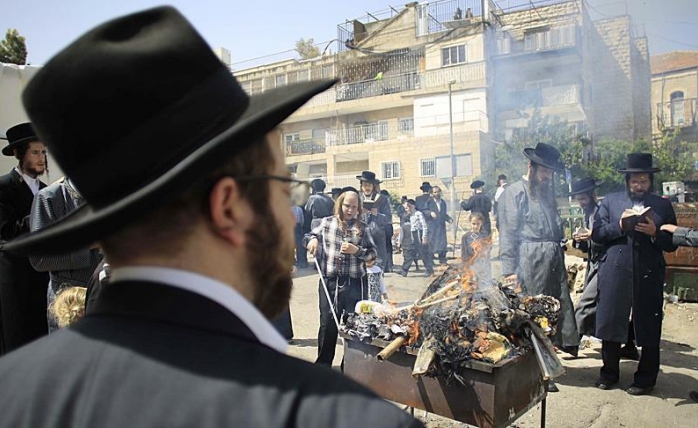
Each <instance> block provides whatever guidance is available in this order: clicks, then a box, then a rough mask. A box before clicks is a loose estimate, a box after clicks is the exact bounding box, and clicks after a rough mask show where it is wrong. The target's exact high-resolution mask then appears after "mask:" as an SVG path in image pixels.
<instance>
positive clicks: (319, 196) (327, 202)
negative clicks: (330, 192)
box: [303, 178, 334, 233]
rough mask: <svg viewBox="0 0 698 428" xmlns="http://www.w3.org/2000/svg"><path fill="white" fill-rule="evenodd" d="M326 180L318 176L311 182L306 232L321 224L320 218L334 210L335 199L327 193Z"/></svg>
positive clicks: (306, 212)
mask: <svg viewBox="0 0 698 428" xmlns="http://www.w3.org/2000/svg"><path fill="white" fill-rule="evenodd" d="M325 186H326V184H325V181H324V180H323V179H321V178H316V179H314V180H313V181H311V182H310V189H311V192H312V193H311V195H310V197H309V198H308V201H307V202H306V203H305V226H304V230H303V232H304V233H308V232H310V231H311V230H312V229H314V228H315V227H317V226H318V225H319V224H320V220H322V219H323V218H325V217H329V216H331V215H332V213H333V211H334V201H333V200H332V198H330V197H329V196H327V195H326V194H325V193H323V192H324V191H325Z"/></svg>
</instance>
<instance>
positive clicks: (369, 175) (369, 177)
mask: <svg viewBox="0 0 698 428" xmlns="http://www.w3.org/2000/svg"><path fill="white" fill-rule="evenodd" d="M356 178H357V179H358V180H359V181H368V182H369V183H373V184H380V183H382V181H380V180H378V179H376V173H375V172H371V171H362V172H361V175H357V176H356Z"/></svg>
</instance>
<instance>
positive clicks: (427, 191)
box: [414, 181, 431, 217]
mask: <svg viewBox="0 0 698 428" xmlns="http://www.w3.org/2000/svg"><path fill="white" fill-rule="evenodd" d="M419 190H421V191H422V194H421V195H419V196H417V197H416V198H414V202H415V203H416V204H417V205H416V206H417V211H420V212H421V213H422V214H423V215H424V216H425V217H426V216H427V215H428V213H427V214H425V213H426V212H427V204H428V203H429V201H430V200H431V183H429V182H428V181H423V182H422V185H421V186H419Z"/></svg>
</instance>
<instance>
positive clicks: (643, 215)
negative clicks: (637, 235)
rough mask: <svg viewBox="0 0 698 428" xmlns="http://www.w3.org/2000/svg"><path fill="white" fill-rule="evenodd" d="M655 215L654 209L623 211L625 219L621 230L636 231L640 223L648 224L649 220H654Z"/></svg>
mask: <svg viewBox="0 0 698 428" xmlns="http://www.w3.org/2000/svg"><path fill="white" fill-rule="evenodd" d="M653 213H654V211H653V210H652V207H644V208H628V209H627V210H625V211H623V215H624V216H625V217H623V218H621V220H620V222H621V229H623V230H624V231H628V230H634V229H635V226H637V224H638V223H647V218H652V214H653Z"/></svg>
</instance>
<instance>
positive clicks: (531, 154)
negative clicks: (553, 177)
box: [523, 147, 565, 172]
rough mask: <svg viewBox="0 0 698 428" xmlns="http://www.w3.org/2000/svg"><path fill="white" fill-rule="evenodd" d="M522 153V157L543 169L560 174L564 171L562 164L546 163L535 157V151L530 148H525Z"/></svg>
mask: <svg viewBox="0 0 698 428" xmlns="http://www.w3.org/2000/svg"><path fill="white" fill-rule="evenodd" d="M523 153H524V156H526V157H527V158H529V159H530V160H531V161H532V162H535V163H537V164H539V165H543V166H544V167H546V168H549V169H552V170H553V171H557V172H562V171H564V170H565V164H563V163H562V162H560V161H557V162H553V163H551V162H548V161H547V160H545V159H543V158H541V157H540V156H538V155H536V153H535V149H534V148H532V147H527V148H525V149H524V150H523Z"/></svg>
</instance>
